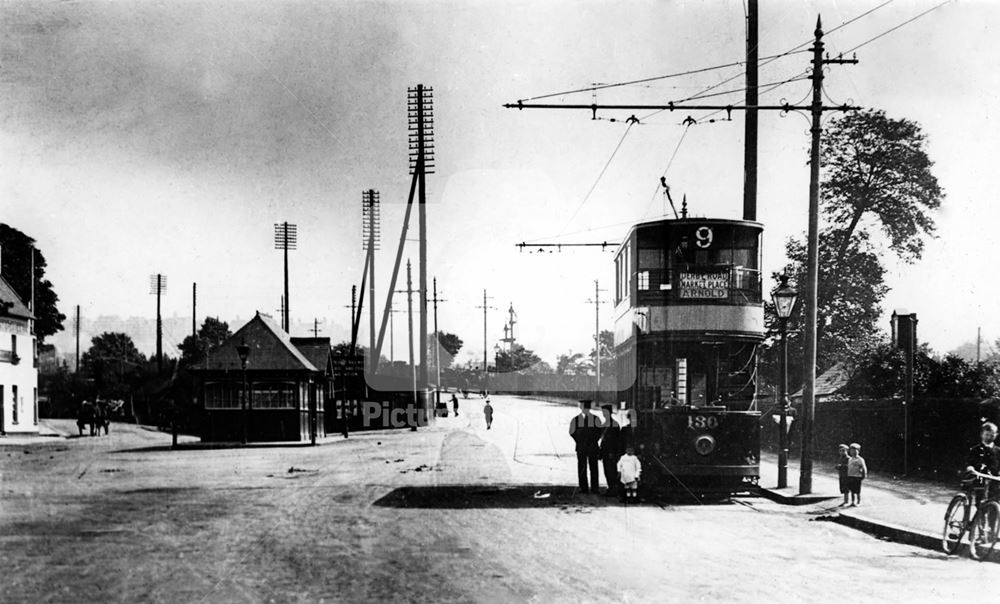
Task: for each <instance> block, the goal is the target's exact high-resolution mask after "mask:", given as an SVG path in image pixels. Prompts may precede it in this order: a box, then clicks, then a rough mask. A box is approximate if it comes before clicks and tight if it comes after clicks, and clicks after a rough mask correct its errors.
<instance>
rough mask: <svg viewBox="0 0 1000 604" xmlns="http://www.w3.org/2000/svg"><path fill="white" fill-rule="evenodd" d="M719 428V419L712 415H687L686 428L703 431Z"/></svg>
mask: <svg viewBox="0 0 1000 604" xmlns="http://www.w3.org/2000/svg"><path fill="white" fill-rule="evenodd" d="M718 427H719V418H717V417H715V416H713V415H689V416H688V428H691V429H696V430H705V429H709V430H711V429H712V428H718Z"/></svg>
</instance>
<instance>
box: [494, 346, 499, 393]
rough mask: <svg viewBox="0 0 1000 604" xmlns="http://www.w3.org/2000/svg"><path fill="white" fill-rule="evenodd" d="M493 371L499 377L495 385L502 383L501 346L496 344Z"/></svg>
mask: <svg viewBox="0 0 1000 604" xmlns="http://www.w3.org/2000/svg"><path fill="white" fill-rule="evenodd" d="M493 371H494V372H495V373H496V377H497V382H495V384H499V383H500V382H499V379H500V345H499V344H494V345H493Z"/></svg>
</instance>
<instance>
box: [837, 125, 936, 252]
mask: <svg viewBox="0 0 1000 604" xmlns="http://www.w3.org/2000/svg"><path fill="white" fill-rule="evenodd" d="M926 143H927V136H926V135H925V134H924V133H923V131H922V130H921V128H920V126H919V125H918V124H917V123H915V122H912V121H910V120H906V119H899V120H895V119H891V118H889V117H887V116H886V115H885V112H884V111H880V110H868V111H857V112H849V113H848V114H847V115H845V116H843V117H840V118H837V119H835V120H833V121H832V123H831V125H830V127H829V128H827V130H826V132H825V134H824V150H823V155H822V157H821V158H820V166H821V167H822V168H823V170H824V174H823V182H822V191H823V198H822V201H821V203H822V210H823V213H824V215H825V217H826V218H827V220H828V221H829V223H830V224H831V226H833V228H834V229H836V230H838V231H841V232H842V237H841V238H840V240H839V242H838V243H839V245H838V247H837V251H836V254H835V255H834V256H833V258H834V259H835V262H836V264H837V265H838V266H844V265H845V264H844V263H843V261H844V260H846V259H847V254H848V250H849V248H850V245H851V244H852V243H853V239H854V237H855V234H856V233H861V232H865V233H868V234H869V235H871V234H872V230H873V229H879V230H881V231H882V232H883V233H884V234H885V236H886V237H888V240H889V248H890V249H892V250H893V252H895V253H896V254H897V255H898V256H899V258H900V259H901V260H903V261H904V262H913V261H914V260H917V259H919V258H920V255H921V253H922V252H923V249H924V239H925V237H930V236H933V235H934V229H935V224H934V219H933V217H932V216H931V211H933V210H937V209H938V208H939V207H940V206H941V201H942V199H943V196H944V195H943V192H942V190H941V187H940V186H939V185H938V182H937V178H935V177H934V175H933V174H932V173H931V167H932V166H933V165H934V164H933V162H932V161H931V160H930V158H929V157H928V156H927V152H926ZM863 219H867V220H863ZM848 266H849V265H848Z"/></svg>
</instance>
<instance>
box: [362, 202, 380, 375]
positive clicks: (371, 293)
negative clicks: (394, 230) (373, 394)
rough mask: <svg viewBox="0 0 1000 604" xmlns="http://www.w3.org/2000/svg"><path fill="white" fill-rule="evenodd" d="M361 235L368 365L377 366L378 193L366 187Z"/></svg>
mask: <svg viewBox="0 0 1000 604" xmlns="http://www.w3.org/2000/svg"><path fill="white" fill-rule="evenodd" d="M361 197H362V199H361V218H362V220H361V235H362V238H363V245H364V249H365V250H366V251H367V252H368V332H369V333H368V366H369V367H371V368H372V372H374V371H375V368H376V367H378V358H377V357H376V356H375V354H376V351H375V250H377V249H378V246H379V235H380V232H379V193H378V191H375V190H374V189H368V190H367V191H365V192H364V193H362V195H361Z"/></svg>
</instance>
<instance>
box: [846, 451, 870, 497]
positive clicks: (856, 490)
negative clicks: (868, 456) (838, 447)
mask: <svg viewBox="0 0 1000 604" xmlns="http://www.w3.org/2000/svg"><path fill="white" fill-rule="evenodd" d="M847 455H848V459H847V487H848V490H850V492H851V505H860V504H861V481H862V480H864V479H865V478H866V477H867V476H868V466H867V465H866V464H865V458H864V457H861V445H859V444H858V443H851V446H850V447H849V448H848V449H847Z"/></svg>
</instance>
